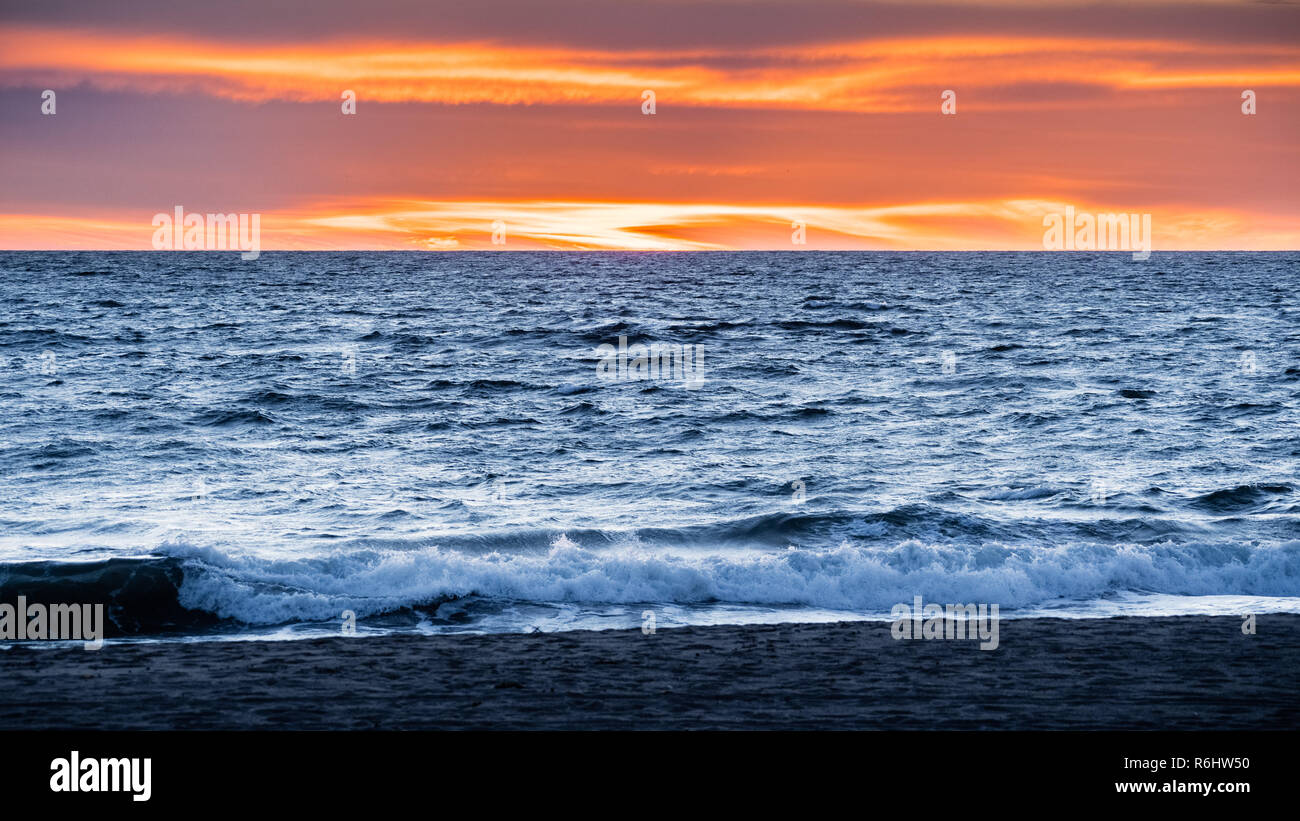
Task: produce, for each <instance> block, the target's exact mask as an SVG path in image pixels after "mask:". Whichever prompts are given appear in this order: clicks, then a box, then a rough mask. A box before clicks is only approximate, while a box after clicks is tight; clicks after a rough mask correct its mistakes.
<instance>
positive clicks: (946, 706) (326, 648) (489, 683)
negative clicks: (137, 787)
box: [0, 615, 1300, 730]
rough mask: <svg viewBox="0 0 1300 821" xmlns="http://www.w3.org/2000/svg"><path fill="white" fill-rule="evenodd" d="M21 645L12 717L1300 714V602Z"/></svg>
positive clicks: (7, 681)
mask: <svg viewBox="0 0 1300 821" xmlns="http://www.w3.org/2000/svg"><path fill="white" fill-rule="evenodd" d="M1241 623H1242V620H1241V619H1240V618H1237V617H1199V616H1197V617H1180V618H1159V619H1138V618H1114V619H1103V620H1062V619H1024V620H1004V621H1002V622H1001V630H1000V633H1001V636H1000V639H1001V641H1000V646H999V647H998V649H996V650H992V651H981V650H980V649H979V648H978V642H974V641H933V640H932V641H919V640H913V641H896V640H894V639H893V638H892V636H891V635H890V630H889V624H888V623H885V622H870V623H841V624H821V625H771V626H745V627H730V626H723V627H691V628H680V629H660V630H659V631H658V632H657V633H655V634H653V635H643V634H642V633H641V632H640V631H639V630H619V631H608V632H574V633H551V634H529V635H496V636H469V635H459V636H391V637H367V636H357V637H339V638H328V639H314V640H306V641H283V642H225V641H223V642H200V643H190V644H179V643H171V644H108V645H106V646H105V647H104V648H103V649H102V650H99V651H98V652H86V651H84V650H82V649H80V645H79V644H78V645H70V646H58V647H53V646H43V647H32V646H26V645H16V646H12V647H11V648H10V649H8V650H4V651H0V729H9V730H35V729H76V730H81V729H106V730H155V729H200V730H205V729H296V730H375V729H381V730H395V729H491V730H520V729H545V730H598V729H622V730H677V729H683V730H730V729H766V730H818V729H933V730H938V729H1016V730H1035V729H1075V730H1077V729H1135V730H1207V729H1208V730H1217V729H1225V730H1229V729H1230V730H1245V729H1278V730H1287V729H1295V728H1296V727H1297V726H1300V690H1298V688H1297V687H1296V676H1297V674H1298V673H1300V616H1297V615H1262V616H1258V617H1257V623H1256V627H1257V633H1256V635H1243V634H1242V632H1241Z"/></svg>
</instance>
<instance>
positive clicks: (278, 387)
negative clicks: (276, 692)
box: [0, 252, 1300, 636]
mask: <svg viewBox="0 0 1300 821" xmlns="http://www.w3.org/2000/svg"><path fill="white" fill-rule="evenodd" d="M1297 286H1300V255H1298V254H1249V253H1178V254H1173V253H1164V254H1161V253H1157V254H1155V255H1154V256H1153V257H1152V258H1151V259H1150V260H1149V261H1147V262H1137V261H1134V260H1132V258H1131V255H1129V254H1122V253H1117V254H1109V255H1107V254H1051V253H971V254H928V253H916V254H886V253H874V254H871V253H839V254H831V253H720V254H620V253H591V254H586V253H557V254H541V253H538V254H531V253H508V254H507V253H487V254H433V253H411V254H382V253H315V254H308V253H264V254H263V255H262V257H261V259H259V260H256V261H243V260H241V259H239V256H238V255H237V254H223V253H206V254H205V253H196V254H185V253H16V252H7V253H3V254H0V305H2V306H3V308H2V313H0V357H3V361H2V362H0V373H3V376H4V378H3V380H0V599H2V600H4V601H10V600H12V599H13V598H14V597H15V596H16V595H18V594H20V593H21V594H25V595H27V596H28V598H29V600H43V601H73V602H98V601H104V602H107V603H108V604H109V615H110V618H111V619H112V620H113V622H114V625H113V630H114V632H115V633H117V634H129V635H141V636H155V635H163V636H194V635H232V634H239V635H249V634H254V635H310V634H313V633H318V632H320V631H331V632H336V631H337V630H338V629H339V626H338V625H339V619H340V614H341V613H342V611H344V610H352V611H354V612H355V613H356V614H357V615H358V617H359V619H360V626H361V631H362V632H367V631H370V630H374V631H392V630H424V631H440V630H482V631H505V630H529V629H543V630H554V629H571V628H588V627H626V626H632V625H636V624H640V623H641V614H642V612H643V611H644V610H654V611H655V613H656V617H657V623H658V625H659V626H661V627H662V626H669V625H672V624H682V623H708V622H752V621H783V620H801V619H831V618H835V619H839V618H862V617H880V616H885V615H887V614H888V612H889V609H890V607H891V606H892V605H893V604H895V603H899V602H909V603H910V602H911V601H912V597H913V596H914V595H922V596H924V597H925V598H926V599H927V600H930V601H939V602H974V601H978V602H987V603H998V604H999V605H1000V606H1001V608H1002V612H1003V615H1015V614H1040V613H1058V614H1067V615H1078V616H1087V615H1105V614H1111V613H1138V614H1167V613H1182V612H1232V613H1237V612H1243V613H1244V612H1275V611H1292V612H1296V611H1300V483H1298V480H1297V471H1296V467H1297V456H1300V416H1298V414H1297V410H1298V409H1300V295H1298V294H1297ZM620 337H624V338H625V339H624V343H625V344H626V345H636V344H637V343H642V344H649V343H661V344H664V345H680V346H685V347H684V348H683V349H682V350H683V351H686V352H692V353H693V354H694V359H693V360H691V361H690V363H689V364H690V365H692V366H693V368H694V370H693V371H691V374H692V377H691V378H686V375H685V373H684V372H679V373H674V372H671V371H670V369H668V368H665V369H664V371H665V373H662V374H660V375H659V376H658V378H649V379H617V378H615V379H610V378H606V377H607V375H603V374H602V373H599V372H598V365H599V364H600V362H601V354H600V353H599V352H598V351H599V350H601V349H600V346H602V345H610V346H614V347H615V348H617V346H618V345H619V343H620ZM604 350H608V349H604ZM615 375H617V373H616V374H615ZM697 377H698V378H697Z"/></svg>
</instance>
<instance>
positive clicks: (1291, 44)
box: [0, 0, 1300, 250]
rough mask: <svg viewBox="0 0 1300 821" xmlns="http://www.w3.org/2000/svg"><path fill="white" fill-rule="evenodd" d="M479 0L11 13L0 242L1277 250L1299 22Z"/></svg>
mask: <svg viewBox="0 0 1300 821" xmlns="http://www.w3.org/2000/svg"><path fill="white" fill-rule="evenodd" d="M494 2H495V3H496V4H497V6H499V7H501V8H507V9H514V10H515V11H516V12H517V13H518V15H519V17H520V21H518V22H517V23H516V22H514V21H511V20H509V19H506V22H504V23H503V22H501V20H500V19H494V20H489V19H488V18H487V17H485V18H484V20H478V19H477V18H472V16H471V17H466V18H465V19H461V18H455V19H451V20H449V22H448V23H447V25H446V28H447V29H448V30H449V32H448V33H446V34H439V33H432V32H429V31H427V30H426V29H428V28H429V27H430V26H432V23H431V22H429V21H430V20H433V19H434V18H436V17H437V15H436V14H433V15H430V14H428V13H421V11H420V10H419V9H415V8H413V7H410V6H408V5H407V4H403V3H400V2H388V0H384V2H379V3H377V4H376V9H375V14H376V17H375V20H374V21H372V22H371V23H369V24H368V26H367V27H366V29H365V30H363V31H356V32H353V31H348V30H344V29H343V28H341V27H339V28H332V27H331V26H330V25H329V24H328V23H327V22H321V23H319V24H317V25H316V28H315V29H313V30H312V31H311V32H310V33H309V34H302V33H301V32H300V31H298V28H297V27H295V26H294V25H291V24H290V22H286V21H276V20H274V19H269V18H268V20H267V21H266V22H267V29H268V30H266V31H261V30H256V34H252V33H250V31H253V30H255V29H250V28H248V27H243V28H239V27H236V28H235V29H232V30H227V29H222V28H217V27H213V26H200V25H197V23H196V21H193V20H188V19H173V18H171V17H169V16H168V14H167V13H165V12H164V11H162V9H164V8H166V7H165V6H158V7H156V8H154V9H153V11H154V12H155V13H156V16H155V17H149V16H148V15H143V16H144V17H145V18H147V19H143V20H139V19H129V20H128V19H125V18H122V19H117V18H114V17H113V16H112V14H113V13H112V12H111V11H105V10H102V9H101V10H98V11H97V12H96V14H97V15H98V16H99V17H100V18H101V19H97V20H94V21H93V22H86V21H72V20H64V19H58V18H57V15H56V16H55V17H52V18H51V17H44V18H42V17H41V12H40V11H39V10H30V9H29V10H26V17H25V18H24V19H13V20H9V21H6V22H4V23H3V24H0V104H2V105H3V107H4V108H5V109H6V110H7V111H9V116H8V117H6V118H5V120H4V122H3V124H2V126H0V128H2V130H0V142H3V145H4V146H5V152H4V154H5V161H4V163H3V166H2V167H0V179H2V180H3V182H4V183H5V184H4V186H3V193H0V247H3V248H6V249H13V250H37V249H49V250H62V249H75V248H85V249H96V250H108V249H142V250H143V249H148V248H150V247H151V245H150V238H151V236H152V233H153V230H152V228H151V226H150V218H151V217H152V215H153V214H154V213H158V212H168V211H170V210H171V209H172V208H173V207H174V206H176V205H182V206H184V207H186V208H187V209H192V210H193V211H195V212H209V213H229V212H239V213H260V214H261V215H262V234H263V238H262V242H261V245H262V248H263V249H264V250H279V249H322V250H326V249H357V250H367V249H375V250H385V249H386V250H412V249H419V250H477V249H485V250H502V249H503V250H523V249H529V248H546V249H555V250H566V249H574V250H576V249H609V250H727V249H738V250H743V249H780V248H792V247H794V248H795V249H796V250H797V249H800V248H804V249H807V250H816V249H879V250H1033V249H1035V248H1039V249H1041V247H1042V236H1043V224H1042V219H1043V217H1044V216H1045V215H1047V214H1049V213H1053V212H1059V211H1061V210H1063V209H1064V208H1065V207H1067V206H1072V207H1074V208H1076V209H1077V210H1079V211H1086V212H1095V213H1149V214H1152V223H1153V229H1152V230H1153V245H1154V248H1155V249H1156V250H1214V249H1224V250H1290V249H1296V248H1300V205H1297V202H1296V199H1295V197H1294V196H1293V191H1294V188H1295V184H1296V183H1297V182H1300V178H1297V171H1298V170H1300V162H1297V160H1300V157H1298V156H1297V140H1296V139H1295V136H1294V135H1295V133H1296V127H1297V125H1300V37H1295V36H1293V35H1294V34H1295V33H1300V9H1295V8H1283V7H1273V6H1269V7H1266V8H1263V9H1260V8H1256V7H1252V6H1249V5H1244V4H1241V5H1231V4H1217V3H1183V4H1180V3H1164V2H1160V3H1146V4H1138V8H1136V9H1120V8H1118V7H1109V6H1098V7H1086V8H1085V7H1082V6H1079V5H1076V4H1068V3H1067V4H1058V5H1055V6H1052V7H1050V8H1039V7H1035V8H1029V7H1021V6H1019V5H1017V4H1014V3H1011V4H1008V3H996V2H990V3H965V4H960V5H952V6H942V7H934V8H940V9H947V10H948V11H949V15H950V17H951V20H952V22H950V23H948V22H944V19H943V18H934V19H935V20H936V21H938V22H936V23H934V24H932V25H931V28H932V29H933V30H929V29H927V26H926V24H925V22H924V20H922V19H920V18H916V17H915V15H914V14H913V12H914V11H915V9H913V8H911V7H907V6H902V5H896V4H891V3H853V2H846V1H845V0H817V2H814V3H811V4H809V5H808V6H807V7H805V8H804V9H803V10H802V11H801V14H804V15H806V16H807V20H804V21H803V22H802V23H801V27H795V28H796V29H798V31H796V32H794V33H787V31H786V29H788V28H790V27H791V26H790V24H789V22H788V21H785V20H784V19H783V18H781V17H780V16H779V15H776V16H774V15H773V13H772V10H771V6H770V5H769V4H765V3H762V2H761V1H760V0H752V2H750V0H746V2H731V0H713V2H711V3H685V2H661V3H656V4H652V5H653V7H654V11H656V12H658V13H659V14H660V15H661V16H663V17H664V18H665V20H666V21H668V22H675V23H676V24H678V25H680V26H691V21H692V20H693V19H694V18H695V16H697V15H700V14H706V13H707V14H714V13H716V14H719V15H723V14H727V13H729V12H731V11H735V12H737V13H738V14H740V13H742V12H752V14H753V15H754V20H755V21H757V22H754V23H752V24H750V25H748V26H741V27H739V28H734V27H733V28H734V31H733V30H723V31H722V33H718V34H713V33H711V32H710V31H708V30H703V29H701V28H700V27H694V28H689V29H683V30H684V31H687V33H688V34H689V35H690V36H689V37H685V36H682V37H679V38H678V40H680V42H677V41H675V40H674V39H673V38H672V37H670V36H668V34H665V33H664V32H670V30H671V27H670V26H668V25H667V23H665V26H664V32H660V31H658V30H648V31H649V33H648V34H646V35H644V36H639V35H638V32H637V31H636V30H635V29H634V30H632V31H631V33H626V32H625V33H621V34H620V33H618V32H622V31H623V27H622V25H621V24H622V23H623V22H624V21H623V19H622V18H621V17H620V16H619V15H622V14H631V13H632V12H630V11H628V10H626V9H612V8H611V9H595V8H593V9H591V10H590V14H589V15H587V16H586V17H583V18H579V19H576V20H575V23H574V30H572V31H568V30H564V29H563V27H562V26H559V25H558V24H557V25H554V26H550V27H547V25H546V23H545V21H543V22H541V23H538V22H537V20H536V19H535V18H531V17H529V16H528V15H529V13H530V12H529V11H528V10H527V9H525V7H524V6H519V5H512V4H511V3H512V0H494ZM327 5H328V4H327ZM583 8H586V7H585V6H584V7H583ZM1091 10H1095V14H1090V13H1089V12H1090V11H1091ZM858 13H860V14H861V18H862V19H861V20H858V18H857V17H856V16H855V15H856V14H858ZM50 14H55V13H54V12H51V13H50ZM123 14H125V13H123ZM1106 14H1111V15H1114V17H1115V20H1114V22H1113V23H1108V21H1107V18H1106V17H1105V15H1106ZM1171 14H1181V15H1182V17H1181V18H1180V19H1181V20H1187V21H1190V22H1185V23H1180V24H1179V25H1180V26H1181V29H1180V30H1179V31H1177V32H1175V33H1172V34H1166V33H1165V31H1166V30H1167V29H1171V28H1172V27H1173V24H1171V23H1170V21H1169V20H1168V19H1167V15H1171ZM182 17H183V15H182ZM471 18H472V19H471ZM573 19H574V18H571V20H573ZM638 19H641V18H638ZM724 19H725V18H724ZM855 21H856V22H855ZM643 25H644V24H643ZM503 26H504V27H505V29H504V30H503ZM200 32H203V33H200ZM44 89H52V90H55V91H56V92H57V94H58V109H57V112H56V113H55V114H54V115H52V116H48V115H42V114H41V111H40V106H41V93H42V91H43V90H44ZM1247 89H1249V90H1251V91H1252V92H1254V94H1255V95H1257V96H1258V110H1257V112H1256V113H1255V114H1250V115H1247V114H1243V113H1242V94H1243V92H1244V91H1245V90H1247ZM345 90H351V91H354V92H355V94H356V100H357V103H356V105H357V113H356V114H353V115H347V114H343V113H342V111H341V110H340V99H341V94H342V92H344V91H345ZM644 90H651V91H653V92H654V95H655V106H656V110H655V112H654V114H653V115H646V114H643V111H642V92H643V91H644ZM947 90H954V91H955V93H956V96H955V104H956V113H955V114H944V113H941V108H940V107H941V102H942V101H941V94H943V92H945V91H947ZM498 221H501V222H503V223H504V225H505V226H506V228H505V230H506V236H507V237H508V241H507V244H506V245H505V246H504V248H502V247H501V246H496V245H493V244H492V242H491V239H490V237H491V234H492V230H493V229H492V227H491V226H492V225H493V224H494V223H497V222H498ZM796 223H802V224H804V225H805V226H806V228H805V231H806V238H807V244H806V245H800V246H792V243H791V235H792V232H793V230H794V227H795V224H796Z"/></svg>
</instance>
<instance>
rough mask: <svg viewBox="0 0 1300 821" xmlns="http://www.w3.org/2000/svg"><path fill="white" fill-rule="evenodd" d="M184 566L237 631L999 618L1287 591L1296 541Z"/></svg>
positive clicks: (424, 553) (185, 591) (442, 553)
mask: <svg viewBox="0 0 1300 821" xmlns="http://www.w3.org/2000/svg"><path fill="white" fill-rule="evenodd" d="M161 552H164V553H168V554H170V555H174V556H177V557H180V558H184V559H186V560H187V561H186V562H185V566H186V571H185V574H184V581H183V583H182V585H181V589H180V600H181V604H182V605H184V606H185V607H189V608H194V609H202V610H206V611H210V612H213V613H216V614H217V615H219V616H222V617H229V618H235V619H239V620H241V621H244V622H247V623H251V624H275V623H281V622H286V621H312V620H324V619H333V618H337V617H338V616H339V614H340V613H341V612H342V611H343V610H349V609H350V610H354V611H355V612H356V613H357V614H358V615H359V616H364V615H370V614H375V613H380V612H385V611H389V610H394V609H397V608H400V607H403V606H409V605H413V604H422V603H427V602H429V601H433V600H437V599H439V598H445V597H460V596H469V595H479V596H486V597H492V598H497V599H514V600H523V601H531V602H587V603H600V604H630V603H664V604H702V603H709V602H718V603H727V604H763V605H782V606H789V605H794V606H805V607H812V608H824V609H831V610H838V611H853V612H860V613H880V612H888V610H889V608H890V607H892V606H893V605H894V604H896V603H899V602H910V601H911V600H912V597H913V596H914V595H922V596H924V597H925V598H926V599H927V600H930V601H942V602H987V603H997V604H1000V605H1001V606H1002V607H1003V609H1008V608H1010V609H1014V608H1037V607H1043V606H1045V605H1050V604H1051V603H1052V602H1055V601H1059V600H1076V601H1080V602H1086V601H1094V600H1098V599H1102V598H1105V597H1109V596H1114V595H1117V594H1124V593H1145V594H1169V595H1183V596H1189V595H1190V596H1208V595H1248V596H1279V597H1297V596H1300V541H1287V542H1277V543H1258V544H1254V543H1252V544H1245V543H1238V544H1233V543H1228V544H1225V543H1200V544H1161V545H1154V546H1153V545H1118V546H1117V545H1101V544H1075V545H1067V546H1061V547H1042V548H1027V547H1007V546H1002V545H997V544H984V545H971V546H961V545H948V544H944V545H933V544H924V543H921V542H917V541H909V542H905V543H902V544H899V545H897V546H893V547H866V546H855V545H849V544H841V545H839V546H837V547H834V548H829V549H825V550H795V549H788V550H781V551H767V552H757V551H752V552H746V553H736V552H727V553H722V554H715V553H706V552H686V553H683V552H675V553H671V554H670V553H667V552H663V551H657V550H652V549H646V548H642V547H635V546H633V547H616V548H610V547H609V546H608V545H602V546H600V547H599V548H588V547H582V546H580V545H578V544H576V543H574V542H573V541H572V540H570V539H568V537H566V536H563V535H561V536H560V537H558V538H557V539H556V540H555V542H554V543H553V546H552V547H551V548H550V549H549V550H548V551H545V552H533V553H522V554H521V553H517V552H516V553H508V554H507V553H489V554H485V555H484V554H479V555H470V554H465V553H461V552H458V551H454V550H444V549H439V548H428V549H423V550H414V551H413V550H406V551H388V550H360V551H353V552H349V553H340V554H337V555H332V556H321V557H312V558H300V559H273V558H264V557H259V556H256V555H248V554H235V553H231V552H226V551H222V550H219V549H217V548H214V547H194V546H186V545H175V544H173V545H167V546H165V547H164V548H162V551H161Z"/></svg>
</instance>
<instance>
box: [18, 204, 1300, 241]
mask: <svg viewBox="0 0 1300 821" xmlns="http://www.w3.org/2000/svg"><path fill="white" fill-rule="evenodd" d="M1067 205H1073V206H1074V208H1075V210H1076V211H1077V212H1080V213H1107V212H1110V211H1112V210H1114V209H1113V208H1110V207H1106V206H1102V205H1097V204H1090V203H1065V202H1058V201H1051V200H1001V201H979V202H951V203H924V202H921V203H911V204H905V205H893V206H885V207H879V206H876V207H865V206H864V207H853V206H829V207H828V206H810V205H798V204H791V205H728V204H700V203H645V202H625V203H618V202H550V201H529V202H420V201H394V202H385V201H378V202H374V203H370V204H367V205H366V206H364V207H362V208H360V209H357V210H353V211H348V212H340V211H335V210H333V208H332V207H331V206H321V207H318V208H309V209H304V210H300V211H294V212H281V213H274V214H263V215H262V221H261V223H262V238H261V247H262V249H263V250H344V249H348V250H407V251H410V250H427V251H444V250H507V251H510V250H619V251H699V250H939V251H944V250H968V249H972V248H978V249H984V250H1031V251H1032V250H1042V248H1043V244H1042V238H1043V234H1044V230H1045V229H1044V227H1043V218H1044V217H1045V216H1046V215H1048V214H1059V213H1063V212H1064V211H1065V209H1066V207H1067ZM1152 216H1153V219H1152V229H1153V230H1152V233H1153V248H1154V249H1155V250H1156V251H1160V250H1167V249H1178V250H1214V249H1232V250H1254V251H1270V250H1286V249H1293V248H1296V247H1300V228H1298V227H1297V226H1296V224H1295V222H1294V221H1293V220H1290V219H1288V218H1287V217H1286V216H1284V215H1280V216H1275V217H1274V216H1270V217H1265V218H1261V217H1260V216H1259V215H1256V214H1247V213H1242V212H1235V211H1230V210H1223V209H1218V210H1212V211H1196V212H1184V211H1169V210H1165V211H1160V210H1156V211H1155V212H1154V213H1153V215H1152ZM150 217H151V215H144V214H142V215H140V218H139V219H138V220H134V221H124V220H121V219H108V218H98V217H51V216H40V215H17V214H8V215H0V247H4V248H10V249H16V250H24V249H29V250H38V249H45V248H68V249H76V248H84V249H107V250H147V249H149V248H150V238H151V237H152V233H153V228H152V226H151V224H150ZM497 221H500V222H501V223H504V226H505V243H504V244H503V245H494V244H493V243H492V232H493V225H494V223H497ZM796 223H802V224H803V225H804V226H805V230H806V238H807V244H806V245H795V244H793V243H792V241H791V237H792V234H793V233H794V231H795V228H796V225H795V224H796Z"/></svg>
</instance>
